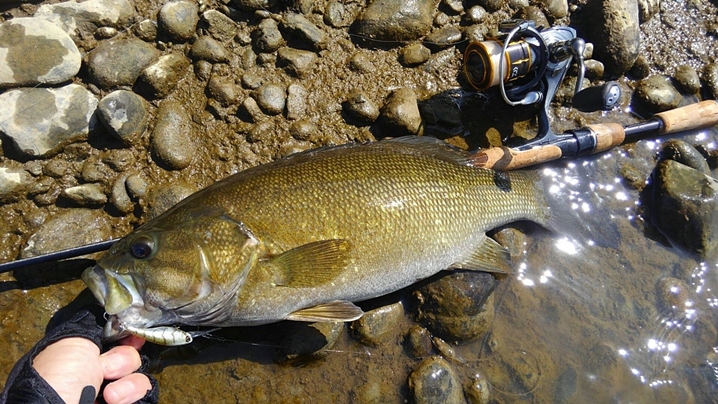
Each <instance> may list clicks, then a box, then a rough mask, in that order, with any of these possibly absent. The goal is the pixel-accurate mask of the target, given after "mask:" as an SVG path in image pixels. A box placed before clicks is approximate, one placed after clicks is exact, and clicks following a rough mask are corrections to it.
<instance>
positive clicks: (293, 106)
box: [287, 84, 309, 120]
mask: <svg viewBox="0 0 718 404" xmlns="http://www.w3.org/2000/svg"><path fill="white" fill-rule="evenodd" d="M308 96H309V91H307V89H306V88H304V87H303V86H302V85H301V84H290V85H289V88H287V119H291V120H296V119H300V118H302V117H303V116H304V115H305V113H306V110H307V97H308Z"/></svg>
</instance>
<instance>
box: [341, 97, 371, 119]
mask: <svg viewBox="0 0 718 404" xmlns="http://www.w3.org/2000/svg"><path fill="white" fill-rule="evenodd" d="M344 110H345V111H346V112H347V113H348V114H349V115H351V116H353V117H355V118H358V119H359V120H361V121H363V122H374V121H376V119H377V118H378V117H379V108H377V106H376V105H375V104H374V103H373V102H372V101H371V100H370V99H369V97H367V96H366V95H365V94H364V93H361V92H355V93H353V94H351V95H350V96H349V98H347V100H346V101H345V102H344Z"/></svg>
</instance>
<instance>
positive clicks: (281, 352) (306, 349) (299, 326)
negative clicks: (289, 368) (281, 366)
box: [275, 321, 344, 363]
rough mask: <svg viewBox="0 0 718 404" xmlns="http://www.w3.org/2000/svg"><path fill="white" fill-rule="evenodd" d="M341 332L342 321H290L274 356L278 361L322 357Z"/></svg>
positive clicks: (327, 352) (342, 328)
mask: <svg viewBox="0 0 718 404" xmlns="http://www.w3.org/2000/svg"><path fill="white" fill-rule="evenodd" d="M343 332H344V323H343V322H336V321H335V322H321V323H311V324H307V323H298V322H294V323H291V324H289V325H288V327H287V332H286V334H285V337H284V339H283V341H282V342H281V343H280V347H279V349H278V350H277V352H276V355H275V358H276V360H277V361H278V362H280V363H285V362H293V361H302V360H307V359H319V358H323V357H325V356H327V355H328V354H329V352H330V350H331V349H332V348H333V347H334V345H336V343H337V341H338V340H339V337H341V335H342V333H343Z"/></svg>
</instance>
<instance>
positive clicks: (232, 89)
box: [207, 74, 239, 107]
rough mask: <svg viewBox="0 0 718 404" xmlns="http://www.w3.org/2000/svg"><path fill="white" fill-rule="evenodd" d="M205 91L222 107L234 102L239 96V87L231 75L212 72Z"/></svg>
mask: <svg viewBox="0 0 718 404" xmlns="http://www.w3.org/2000/svg"><path fill="white" fill-rule="evenodd" d="M207 91H208V92H209V94H210V96H211V97H212V98H213V99H215V100H217V101H219V103H220V104H221V105H222V106H224V107H227V106H229V105H234V104H236V103H237V99H238V98H239V89H238V88H237V85H236V84H235V83H234V80H233V79H232V78H231V77H225V76H220V75H217V74H213V75H212V77H211V78H210V79H209V82H208V83H207Z"/></svg>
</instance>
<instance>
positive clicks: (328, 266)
mask: <svg viewBox="0 0 718 404" xmlns="http://www.w3.org/2000/svg"><path fill="white" fill-rule="evenodd" d="M350 252H351V244H350V243H349V241H347V240H344V239H332V240H322V241H316V242H314V243H309V244H305V245H302V246H299V247H296V248H293V249H291V250H289V251H285V252H283V253H282V254H279V255H278V256H276V257H274V258H271V259H270V260H269V261H267V265H269V267H270V268H271V269H272V272H273V273H274V283H275V284H276V285H277V286H287V287H292V288H311V287H316V286H320V285H323V284H325V283H327V282H331V281H332V280H333V279H334V278H336V277H337V276H339V274H340V273H342V271H344V270H345V269H346V267H347V265H348V264H349V262H350V261H351V259H350V257H349V253H350Z"/></svg>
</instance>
